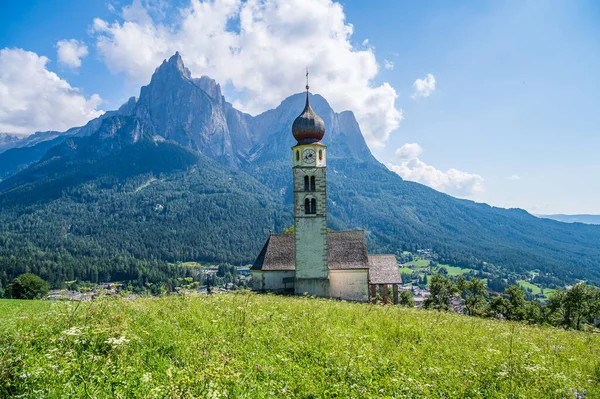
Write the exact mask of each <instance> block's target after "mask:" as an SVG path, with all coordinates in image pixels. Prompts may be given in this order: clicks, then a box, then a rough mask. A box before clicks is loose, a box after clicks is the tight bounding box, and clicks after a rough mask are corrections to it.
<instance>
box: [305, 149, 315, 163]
mask: <svg viewBox="0 0 600 399" xmlns="http://www.w3.org/2000/svg"><path fill="white" fill-rule="evenodd" d="M302 159H303V160H304V162H305V163H315V160H316V159H317V157H316V154H315V150H313V149H312V148H307V149H306V150H304V152H303V153H302Z"/></svg>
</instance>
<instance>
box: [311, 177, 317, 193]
mask: <svg viewBox="0 0 600 399" xmlns="http://www.w3.org/2000/svg"><path fill="white" fill-rule="evenodd" d="M315 190H316V185H315V177H314V176H311V177H310V191H315Z"/></svg>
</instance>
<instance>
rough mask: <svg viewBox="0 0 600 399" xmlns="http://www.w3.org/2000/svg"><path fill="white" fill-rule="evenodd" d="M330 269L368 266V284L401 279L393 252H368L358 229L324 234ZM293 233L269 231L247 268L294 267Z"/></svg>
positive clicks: (285, 269) (271, 269)
mask: <svg viewBox="0 0 600 399" xmlns="http://www.w3.org/2000/svg"><path fill="white" fill-rule="evenodd" d="M327 247H328V248H327V249H328V250H327V253H328V266H329V269H330V270H350V269H369V282H370V283H371V284H400V283H402V278H401V277H400V271H399V270H398V265H397V263H396V256H394V255H368V254H367V243H366V240H365V232H364V231H362V230H353V231H335V232H330V233H327ZM294 256H295V242H294V235H293V234H272V235H270V236H269V238H268V239H267V242H266V243H265V245H264V247H263V249H262V250H261V251H260V253H259V254H258V257H257V258H256V261H255V262H254V264H253V265H252V268H251V270H264V271H278V270H280V271H287V270H295V269H296V266H295V258H294Z"/></svg>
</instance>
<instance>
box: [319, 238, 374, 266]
mask: <svg viewBox="0 0 600 399" xmlns="http://www.w3.org/2000/svg"><path fill="white" fill-rule="evenodd" d="M327 261H328V265H329V269H330V270H345V269H368V268H369V257H368V255H367V242H366V240H365V232H364V231H363V230H350V231H333V232H329V233H327Z"/></svg>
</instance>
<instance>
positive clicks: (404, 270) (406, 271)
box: [400, 267, 414, 274]
mask: <svg viewBox="0 0 600 399" xmlns="http://www.w3.org/2000/svg"><path fill="white" fill-rule="evenodd" d="M413 272H414V270H413V269H411V268H410V267H401V268H400V273H404V274H412V273H413Z"/></svg>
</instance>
